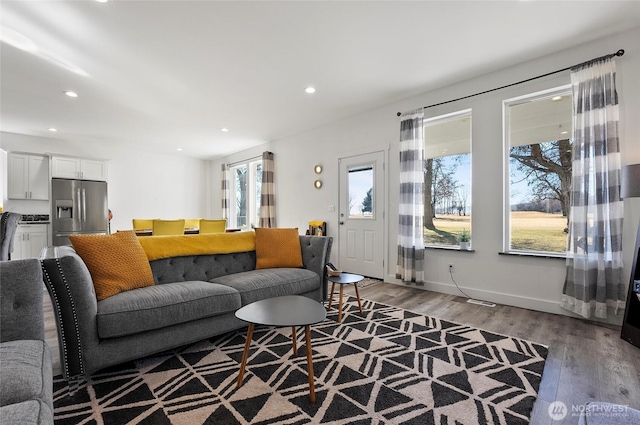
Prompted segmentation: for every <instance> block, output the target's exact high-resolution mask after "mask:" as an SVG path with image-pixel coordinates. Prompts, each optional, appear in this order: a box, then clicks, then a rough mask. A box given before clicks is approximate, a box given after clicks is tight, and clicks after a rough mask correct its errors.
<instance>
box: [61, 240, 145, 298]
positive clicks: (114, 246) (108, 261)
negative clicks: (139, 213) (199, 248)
mask: <svg viewBox="0 0 640 425" xmlns="http://www.w3.org/2000/svg"><path fill="white" fill-rule="evenodd" d="M69 239H70V240H71V244H72V245H73V248H74V249H75V250H76V252H77V253H78V255H79V256H80V257H81V258H82V260H83V261H84V262H85V264H86V265H87V268H88V269H89V273H91V278H92V279H93V286H94V287H95V290H96V297H97V298H98V301H100V300H103V299H105V298H107V297H111V296H113V295H116V294H119V293H120V292H125V291H128V290H131V289H136V288H142V287H145V286H151V285H153V284H154V282H153V274H152V273H151V266H150V265H149V261H148V260H147V254H145V252H144V249H142V246H141V245H140V242H138V237H137V236H136V234H135V232H134V231H132V230H131V231H125V232H116V233H114V234H112V235H72V236H69Z"/></svg>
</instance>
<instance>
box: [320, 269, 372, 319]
mask: <svg viewBox="0 0 640 425" xmlns="http://www.w3.org/2000/svg"><path fill="white" fill-rule="evenodd" d="M327 279H328V280H330V281H331V295H330V296H329V306H328V307H327V308H328V309H331V303H333V290H334V289H335V286H336V283H337V284H338V285H340V303H339V304H338V323H340V322H342V289H343V288H344V285H349V284H353V287H354V288H355V290H356V298H357V299H358V307H359V308H360V313H362V303H361V302H360V293H359V292H358V282H360V281H361V280H363V279H364V276H361V275H359V274H352V273H340V274H339V275H338V276H331V275H327Z"/></svg>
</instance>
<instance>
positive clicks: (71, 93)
mask: <svg viewBox="0 0 640 425" xmlns="http://www.w3.org/2000/svg"><path fill="white" fill-rule="evenodd" d="M64 94H66V95H67V96H69V97H78V93H76V92H74V91H70V90H67V91H66V92H64Z"/></svg>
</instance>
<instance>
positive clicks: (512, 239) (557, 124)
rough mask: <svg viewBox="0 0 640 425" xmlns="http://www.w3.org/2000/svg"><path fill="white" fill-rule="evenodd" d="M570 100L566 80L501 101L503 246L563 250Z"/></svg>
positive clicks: (568, 190) (568, 178)
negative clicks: (564, 83) (502, 119)
mask: <svg viewBox="0 0 640 425" xmlns="http://www.w3.org/2000/svg"><path fill="white" fill-rule="evenodd" d="M571 104H572V96H571V90H570V87H569V86H564V87H560V88H557V89H552V90H547V91H544V92H539V93H534V94H531V95H527V96H523V97H519V98H515V99H510V100H506V101H504V113H505V120H504V122H505V124H506V129H505V135H506V137H505V145H506V147H507V149H505V163H506V167H505V169H506V170H508V178H507V179H506V180H505V194H506V196H505V205H506V208H507V211H506V214H505V218H506V219H505V234H506V237H505V251H507V252H513V251H525V252H532V253H547V254H548V253H556V254H557V253H564V252H565V251H566V245H567V229H568V220H569V218H568V217H569V215H568V212H569V206H570V200H569V197H570V193H571V146H572V139H571V135H572V111H571Z"/></svg>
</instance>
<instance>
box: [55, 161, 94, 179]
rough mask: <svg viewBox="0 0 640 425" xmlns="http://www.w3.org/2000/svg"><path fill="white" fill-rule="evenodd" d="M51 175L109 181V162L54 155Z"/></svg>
mask: <svg viewBox="0 0 640 425" xmlns="http://www.w3.org/2000/svg"><path fill="white" fill-rule="evenodd" d="M51 177H59V178H64V179H81V180H96V181H107V162H106V161H102V160H99V159H87V158H74V157H67V156H52V157H51Z"/></svg>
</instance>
